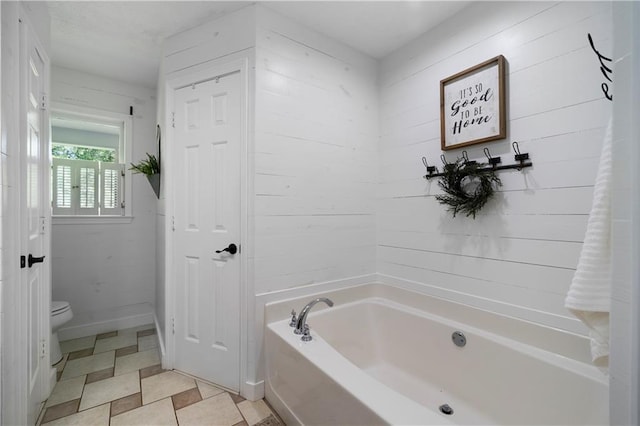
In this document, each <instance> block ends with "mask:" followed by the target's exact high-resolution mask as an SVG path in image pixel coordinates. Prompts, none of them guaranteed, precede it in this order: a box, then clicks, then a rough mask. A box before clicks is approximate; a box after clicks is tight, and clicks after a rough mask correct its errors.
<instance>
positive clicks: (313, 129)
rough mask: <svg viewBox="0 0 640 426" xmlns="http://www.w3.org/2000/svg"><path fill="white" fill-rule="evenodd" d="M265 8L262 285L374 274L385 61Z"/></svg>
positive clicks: (258, 261)
mask: <svg viewBox="0 0 640 426" xmlns="http://www.w3.org/2000/svg"><path fill="white" fill-rule="evenodd" d="M258 11H259V14H258V18H257V35H256V37H257V40H256V46H257V47H256V120H255V194H254V195H255V223H254V225H255V247H254V253H253V254H254V257H253V259H252V261H253V262H254V267H255V292H256V294H264V293H270V292H274V291H277V290H283V289H288V288H292V287H300V286H305V285H309V284H315V283H320V282H326V281H332V280H336V279H343V278H347V277H353V276H358V275H365V274H371V273H374V272H375V187H376V183H377V176H376V169H377V168H376V154H377V141H378V111H377V110H378V108H377V103H378V102H377V88H376V62H375V61H374V60H373V59H371V58H369V57H367V56H365V55H363V54H360V53H358V52H356V51H354V50H353V49H349V48H347V47H346V46H344V45H341V44H339V43H337V42H335V41H333V40H331V39H330V38H328V37H325V36H322V35H320V34H318V33H315V32H313V31H310V30H308V29H306V28H305V27H302V26H300V25H297V24H295V23H293V22H291V21H290V20H287V19H285V18H283V17H281V16H280V15H277V14H275V13H273V12H271V11H269V10H268V9H266V8H259V9H258Z"/></svg>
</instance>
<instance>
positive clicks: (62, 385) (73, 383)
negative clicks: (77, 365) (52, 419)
mask: <svg viewBox="0 0 640 426" xmlns="http://www.w3.org/2000/svg"><path fill="white" fill-rule="evenodd" d="M85 378H86V376H78V377H74V378H72V379H69V380H61V381H59V382H58V383H56V385H55V387H54V388H53V392H51V395H49V399H47V404H46V407H51V406H53V405H57V404H61V403H63V402H67V401H71V400H72V399H80V397H81V396H82V389H83V388H84V381H85Z"/></svg>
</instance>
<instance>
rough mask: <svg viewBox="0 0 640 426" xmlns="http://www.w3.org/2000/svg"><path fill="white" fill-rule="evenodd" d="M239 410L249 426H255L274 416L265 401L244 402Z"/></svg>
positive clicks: (239, 406) (239, 405)
mask: <svg viewBox="0 0 640 426" xmlns="http://www.w3.org/2000/svg"><path fill="white" fill-rule="evenodd" d="M238 409H239V410H240V412H241V413H242V416H243V417H244V419H245V420H246V421H247V423H249V426H253V425H255V424H256V423H258V422H260V421H261V420H264V419H266V418H267V417H269V416H270V415H271V414H273V413H271V410H270V409H269V407H268V406H267V404H265V402H264V401H263V400H258V401H255V402H254V401H246V400H245V401H242V402H241V403H240V404H238Z"/></svg>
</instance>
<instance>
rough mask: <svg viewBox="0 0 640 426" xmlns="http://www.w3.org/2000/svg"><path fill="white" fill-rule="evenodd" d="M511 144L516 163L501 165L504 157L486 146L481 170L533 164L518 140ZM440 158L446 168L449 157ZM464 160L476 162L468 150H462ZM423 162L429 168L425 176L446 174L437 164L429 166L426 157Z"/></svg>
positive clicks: (517, 167)
mask: <svg viewBox="0 0 640 426" xmlns="http://www.w3.org/2000/svg"><path fill="white" fill-rule="evenodd" d="M511 146H512V147H513V152H514V153H515V155H514V159H515V161H516V163H514V164H504V165H500V166H499V165H498V164H501V163H502V159H501V158H500V157H492V156H491V152H490V151H489V148H485V149H484V150H483V151H484V155H485V157H487V163H485V165H484V166H483V167H482V168H480V169H479V170H492V171H499V170H513V169H515V170H518V171H520V170H522V169H524V168H526V167H531V166H533V163H532V162H531V160H530V159H529V153H528V152H524V153H521V152H520V147H519V146H518V142H513V143H512V144H511ZM440 160H442V163H443V164H444V165H445V169H446V166H447V165H448V164H449V162H447V159H446V158H445V156H444V154H442V155H440ZM462 160H464V162H465V163H475V161H473V160H471V161H470V160H469V155H468V154H467V151H462ZM422 164H424V166H425V167H426V168H427V174H426V175H424V178H425V179H427V180H429V179H431V178H434V177H440V176H444V175H445V174H446V173H444V172H439V171H438V169H437V167H435V166H429V164H428V163H427V159H426V158H425V157H422Z"/></svg>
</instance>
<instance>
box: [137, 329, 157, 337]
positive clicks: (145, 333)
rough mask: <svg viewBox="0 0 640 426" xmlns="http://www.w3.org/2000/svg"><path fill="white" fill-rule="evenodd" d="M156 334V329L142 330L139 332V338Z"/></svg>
mask: <svg viewBox="0 0 640 426" xmlns="http://www.w3.org/2000/svg"><path fill="white" fill-rule="evenodd" d="M154 334H156V329H155V328H151V329H148V330H142V331H138V338H140V337H145V336H151V335H154Z"/></svg>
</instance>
